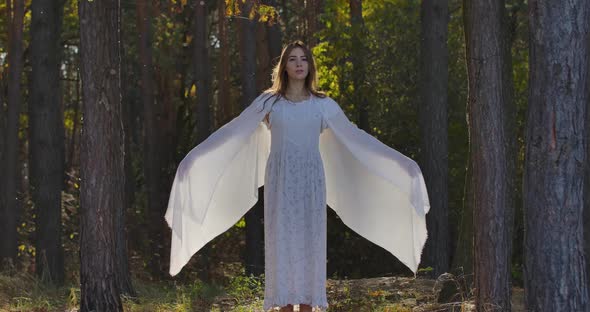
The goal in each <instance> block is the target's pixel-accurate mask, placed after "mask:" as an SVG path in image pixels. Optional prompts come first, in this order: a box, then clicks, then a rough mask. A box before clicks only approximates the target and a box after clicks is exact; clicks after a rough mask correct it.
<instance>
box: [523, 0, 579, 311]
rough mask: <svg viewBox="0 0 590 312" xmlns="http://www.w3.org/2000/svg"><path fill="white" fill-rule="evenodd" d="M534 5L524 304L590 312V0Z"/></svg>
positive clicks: (531, 8) (535, 1) (531, 7)
mask: <svg viewBox="0 0 590 312" xmlns="http://www.w3.org/2000/svg"><path fill="white" fill-rule="evenodd" d="M528 4H529V27H530V37H529V47H530V56H529V68H530V78H529V79H530V82H529V102H528V112H527V114H528V115H527V127H526V152H525V173H524V208H525V270H524V271H525V302H526V307H527V309H528V310H530V311H589V310H590V305H589V303H588V288H587V282H586V271H585V270H586V267H585V265H586V264H585V257H584V252H583V246H584V241H583V218H582V215H583V207H584V194H583V192H584V169H585V164H586V163H587V155H586V144H587V142H586V140H587V129H586V120H585V118H586V116H587V115H586V113H587V111H586V110H587V105H588V104H587V103H588V101H589V100H590V98H589V85H588V83H589V81H588V65H589V60H588V58H589V56H590V51H589V49H590V42H589V40H590V38H589V33H588V32H589V30H590V29H589V21H590V2H588V1H584V0H578V1H569V2H567V3H560V4H559V5H555V3H550V2H549V1H538V0H531V1H529V2H528Z"/></svg>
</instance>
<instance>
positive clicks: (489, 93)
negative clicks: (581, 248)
mask: <svg viewBox="0 0 590 312" xmlns="http://www.w3.org/2000/svg"><path fill="white" fill-rule="evenodd" d="M464 10H465V11H464V18H465V38H466V42H467V68H468V75H469V96H468V106H469V109H468V111H469V116H468V118H469V139H470V142H469V143H470V144H469V148H470V158H471V159H470V161H471V162H472V169H473V172H472V175H471V177H472V179H471V181H470V183H471V184H472V187H473V196H474V198H473V200H474V207H473V208H474V228H475V239H474V245H475V253H474V254H475V266H474V269H475V297H476V306H477V309H478V311H509V310H510V309H511V305H510V294H511V285H510V272H511V271H510V269H511V267H510V265H511V254H512V219H513V213H514V207H513V205H514V203H513V200H512V198H513V195H512V193H511V192H512V189H511V187H512V186H513V182H511V181H513V179H514V177H515V173H514V171H511V170H510V169H511V168H512V166H511V164H510V162H511V161H512V159H513V156H512V155H511V154H510V153H511V152H512V151H513V150H514V149H513V148H512V147H511V146H510V142H512V140H511V136H512V135H514V134H513V133H510V130H509V129H511V127H509V125H508V122H507V118H506V112H507V110H509V109H510V106H511V105H512V95H511V94H510V91H511V88H510V85H509V84H510V81H511V79H510V77H507V75H506V74H507V72H506V70H505V69H506V62H507V58H506V57H505V56H506V55H505V51H506V50H505V49H506V44H507V43H506V40H507V38H506V29H505V26H506V25H505V23H504V22H505V13H504V1H496V2H493V1H492V2H487V3H484V2H476V1H464Z"/></svg>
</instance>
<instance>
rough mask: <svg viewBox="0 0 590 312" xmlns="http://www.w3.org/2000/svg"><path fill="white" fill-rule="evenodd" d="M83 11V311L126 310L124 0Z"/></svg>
mask: <svg viewBox="0 0 590 312" xmlns="http://www.w3.org/2000/svg"><path fill="white" fill-rule="evenodd" d="M79 16H80V60H81V61H80V65H81V72H82V76H81V77H82V98H83V100H84V111H83V114H84V128H83V129H84V130H83V132H82V138H81V155H80V176H81V181H82V182H81V192H80V208H81V211H80V264H81V268H80V283H81V286H80V289H81V295H80V297H81V303H80V311H122V310H123V307H122V304H121V299H120V296H119V287H118V285H117V283H118V281H117V278H118V276H117V268H116V266H117V261H116V229H115V223H116V221H115V218H116V217H117V216H118V211H119V210H121V209H123V205H124V203H125V194H124V190H125V189H124V186H125V185H124V182H125V181H124V176H125V172H124V133H123V125H122V120H121V76H120V67H121V63H120V62H121V54H120V46H119V40H120V33H119V29H120V7H119V2H118V1H115V0H104V1H93V2H89V1H81V2H80V3H79Z"/></svg>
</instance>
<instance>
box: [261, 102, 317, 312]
mask: <svg viewBox="0 0 590 312" xmlns="http://www.w3.org/2000/svg"><path fill="white" fill-rule="evenodd" d="M273 100H274V99H271V100H269V102H268V103H267V105H271V102H273ZM265 124H266V126H267V127H268V128H269V129H270V132H271V147H270V154H269V158H268V162H267V165H266V170H265V172H266V174H265V179H264V185H265V188H264V239H265V241H264V243H265V244H264V246H265V270H264V272H265V291H264V310H265V311H267V310H268V309H270V308H272V307H281V306H285V305H287V304H302V303H303V304H309V305H311V306H314V307H315V306H318V307H320V308H322V309H326V308H327V307H328V301H327V298H326V209H327V208H326V181H325V176H324V167H323V164H322V158H321V154H320V149H319V137H320V134H321V132H322V130H323V129H325V128H327V123H325V122H324V121H323V116H322V114H321V111H320V109H319V107H318V104H317V103H316V105H314V102H313V101H311V99H309V100H306V101H302V102H298V103H293V102H291V101H287V100H285V99H281V100H279V101H277V102H276V103H274V104H273V106H272V109H271V111H270V114H269V120H268V121H265Z"/></svg>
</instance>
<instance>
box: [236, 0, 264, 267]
mask: <svg viewBox="0 0 590 312" xmlns="http://www.w3.org/2000/svg"><path fill="white" fill-rule="evenodd" d="M252 5H253V1H252V0H247V1H246V2H245V3H244V5H243V8H242V12H244V14H243V16H244V17H246V18H243V19H240V28H241V31H240V55H241V66H242V67H241V79H242V107H243V108H246V107H247V106H248V105H250V104H251V103H252V101H254V99H255V98H256V91H257V90H256V22H255V21H252V20H250V19H248V18H247V16H248V13H249V12H250V10H251V9H252ZM263 209H264V208H263V206H262V203H261V202H260V201H258V202H257V203H256V205H254V207H253V208H252V209H250V210H249V211H248V212H247V213H246V217H245V219H246V256H245V262H246V265H245V267H246V275H250V274H252V275H256V276H258V275H260V274H262V273H264V223H263V217H264V210H263Z"/></svg>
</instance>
